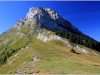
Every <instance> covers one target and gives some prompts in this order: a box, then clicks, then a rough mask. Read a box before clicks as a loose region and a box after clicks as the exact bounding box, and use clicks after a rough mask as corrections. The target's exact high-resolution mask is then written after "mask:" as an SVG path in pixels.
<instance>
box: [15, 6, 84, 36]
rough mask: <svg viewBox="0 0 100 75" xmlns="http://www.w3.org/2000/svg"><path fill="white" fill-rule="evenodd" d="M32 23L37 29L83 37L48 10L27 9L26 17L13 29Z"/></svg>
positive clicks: (55, 13) (65, 21)
mask: <svg viewBox="0 0 100 75" xmlns="http://www.w3.org/2000/svg"><path fill="white" fill-rule="evenodd" d="M30 21H31V22H32V24H34V25H35V26H37V27H39V28H46V29H48V30H52V31H56V30H59V31H64V32H69V33H74V34H80V35H83V34H82V32H81V31H79V30H78V29H77V28H76V27H74V26H73V25H72V24H71V23H70V22H69V21H67V20H64V19H63V18H62V17H61V16H60V15H59V14H58V13H57V12H55V11H54V10H52V9H50V8H42V7H32V8H30V9H29V12H28V13H27V15H26V17H25V18H23V19H20V20H19V21H18V22H17V23H16V24H15V26H14V27H17V29H20V28H21V26H23V25H25V24H26V23H28V22H30Z"/></svg>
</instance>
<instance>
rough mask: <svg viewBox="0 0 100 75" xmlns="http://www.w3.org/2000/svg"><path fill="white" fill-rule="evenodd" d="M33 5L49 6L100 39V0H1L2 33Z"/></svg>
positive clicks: (91, 35)
mask: <svg viewBox="0 0 100 75" xmlns="http://www.w3.org/2000/svg"><path fill="white" fill-rule="evenodd" d="M31 7H49V8H51V9H53V10H55V11H56V12H58V14H59V15H60V16H62V17H63V18H64V19H66V20H68V21H70V22H71V23H72V24H73V25H74V26H75V27H77V28H78V29H79V30H80V31H82V32H83V33H84V34H86V35H88V36H90V37H92V38H94V39H95V40H98V41H100V1H55V2H54V1H47V2H46V1H41V2H40V1H29V2H28V1H26V2H25V1H13V2H11V1H8V2H7V1H4V2H3V1H0V34H1V33H2V32H5V31H6V30H8V29H9V28H11V27H12V26H13V25H14V24H15V23H16V22H17V21H18V20H19V19H20V18H24V17H25V16H26V14H27V12H28V11H29V8H31Z"/></svg>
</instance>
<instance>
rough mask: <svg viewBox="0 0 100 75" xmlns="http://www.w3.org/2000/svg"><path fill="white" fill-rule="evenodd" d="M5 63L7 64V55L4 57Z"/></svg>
mask: <svg viewBox="0 0 100 75" xmlns="http://www.w3.org/2000/svg"><path fill="white" fill-rule="evenodd" d="M3 62H4V63H6V62H7V56H6V55H4V59H3Z"/></svg>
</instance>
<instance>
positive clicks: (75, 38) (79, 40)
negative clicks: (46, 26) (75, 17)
mask: <svg viewBox="0 0 100 75" xmlns="http://www.w3.org/2000/svg"><path fill="white" fill-rule="evenodd" d="M55 33H56V35H58V36H61V37H64V38H67V39H69V41H70V42H73V43H76V44H80V45H83V46H86V47H88V48H91V49H95V50H97V51H100V42H97V41H95V40H93V39H92V38H87V37H83V36H82V35H77V34H72V33H68V32H61V31H55Z"/></svg>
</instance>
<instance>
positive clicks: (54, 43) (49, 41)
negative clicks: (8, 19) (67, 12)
mask: <svg viewBox="0 0 100 75" xmlns="http://www.w3.org/2000/svg"><path fill="white" fill-rule="evenodd" d="M99 45H100V43H99V42H98V41H96V40H94V39H92V38H91V37H89V36H87V35H85V34H83V33H82V32H81V31H80V30H78V29H77V28H76V27H75V26H73V25H72V24H71V23H70V22H69V21H67V20H65V19H63V18H62V17H61V16H60V15H59V14H58V13H57V12H55V11H54V10H52V9H50V8H44V7H32V8H30V9H29V12H28V13H27V15H26V17H25V18H22V19H20V20H19V21H17V22H16V23H15V25H14V26H13V27H12V28H10V29H9V30H7V31H6V32H4V33H3V34H1V35H0V66H1V68H0V73H18V74H24V73H32V74H33V71H34V73H43V72H44V73H67V72H68V71H64V69H68V68H66V67H67V66H68V65H70V66H69V68H70V67H71V65H73V67H74V66H75V68H76V67H77V64H78V63H79V64H80V65H81V68H79V67H78V69H77V70H72V71H73V72H72V73H79V71H78V70H80V69H81V70H80V73H84V72H85V71H86V70H85V68H87V69H88V72H85V73H91V72H92V69H90V68H92V67H93V69H96V68H97V70H96V71H93V73H100V72H99V70H100V68H99V66H100V65H99V56H100V54H99V52H98V51H99V49H100V48H99ZM71 57H72V58H71ZM86 58H88V59H89V58H91V59H90V60H89V61H88V59H86ZM95 59H97V60H95ZM66 60H67V62H71V63H67V64H66ZM51 61H52V62H51ZM81 61H82V62H81ZM55 62H56V64H55ZM84 62H85V64H84ZM48 63H49V64H51V65H47V64H48ZM58 63H60V64H61V65H60V64H58ZM34 64H35V65H37V66H35V65H34ZM63 64H64V65H65V67H64V65H63ZM87 64H89V65H90V66H89V67H87ZM38 65H39V66H38ZM42 65H43V66H42ZM62 65H63V67H62ZM34 66H35V67H34ZM50 66H52V67H50ZM83 66H85V67H84V68H83V70H82V67H83ZM42 67H43V68H42ZM57 67H58V68H57ZM8 68H9V69H8ZM53 68H54V70H55V72H54V71H53V70H52V69H53ZM60 68H64V69H63V70H61V69H60ZM33 69H35V70H33ZM56 69H57V71H56ZM37 70H39V71H37ZM41 70H42V71H41ZM60 70H61V71H60ZM69 70H70V71H69V72H68V73H71V68H70V69H69ZM74 71H75V72H74ZM77 71H78V72H77Z"/></svg>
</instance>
